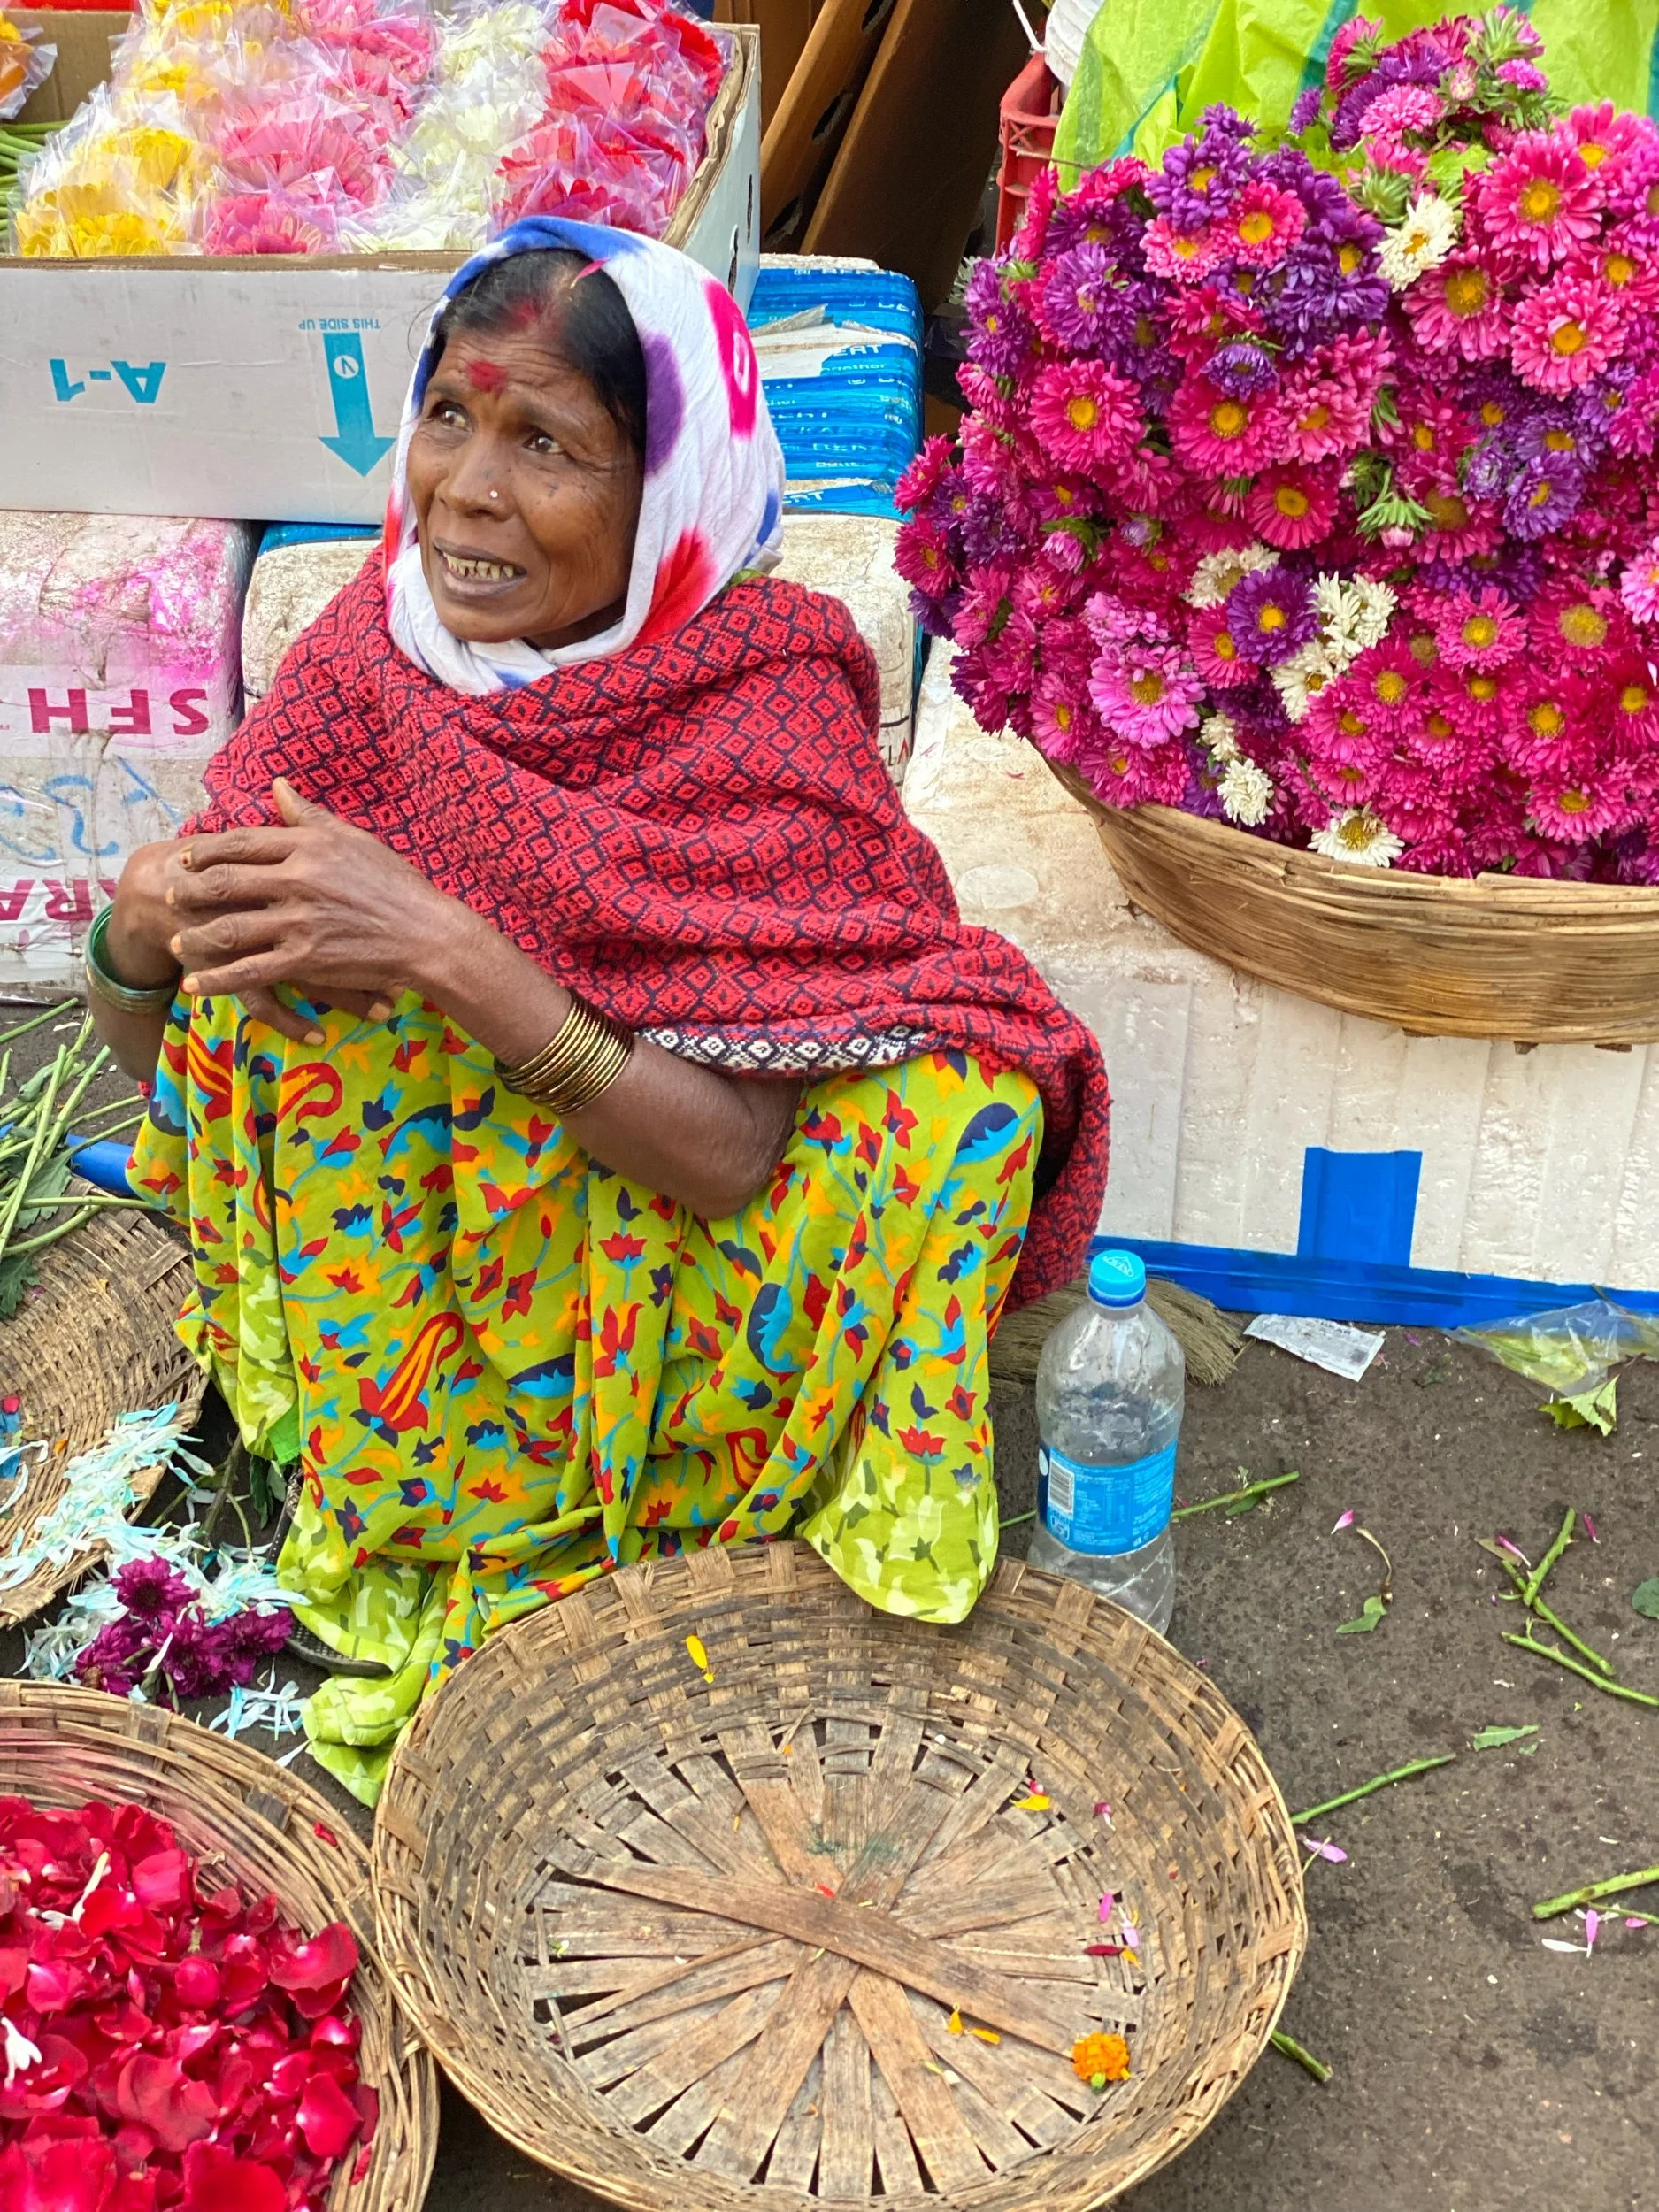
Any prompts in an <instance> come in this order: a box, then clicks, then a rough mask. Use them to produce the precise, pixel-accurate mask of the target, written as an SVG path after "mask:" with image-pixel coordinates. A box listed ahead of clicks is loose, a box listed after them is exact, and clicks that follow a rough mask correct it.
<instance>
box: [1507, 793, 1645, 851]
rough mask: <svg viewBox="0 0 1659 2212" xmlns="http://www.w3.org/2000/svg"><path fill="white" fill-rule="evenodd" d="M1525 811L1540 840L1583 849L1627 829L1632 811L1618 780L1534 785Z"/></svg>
mask: <svg viewBox="0 0 1659 2212" xmlns="http://www.w3.org/2000/svg"><path fill="white" fill-rule="evenodd" d="M1526 811H1527V815H1528V817H1529V818H1530V820H1531V821H1532V826H1533V828H1534V829H1535V830H1536V831H1537V832H1538V833H1539V835H1540V837H1547V838H1548V839H1549V840H1550V841H1551V842H1552V843H1555V844H1561V845H1580V844H1584V843H1586V842H1587V841H1588V840H1589V839H1591V838H1592V837H1605V836H1607V834H1608V833H1609V831H1612V830H1617V829H1622V828H1624V826H1625V825H1626V823H1628V822H1629V821H1630V819H1631V818H1632V808H1631V806H1630V803H1629V802H1628V801H1627V799H1626V798H1625V796H1624V786H1623V784H1622V783H1620V782H1619V780H1617V777H1612V776H1580V777H1572V778H1570V779H1568V780H1565V781H1562V782H1555V781H1553V780H1540V781H1539V782H1536V783H1534V784H1533V786H1532V790H1531V791H1530V792H1529V793H1528V794H1527V806H1526Z"/></svg>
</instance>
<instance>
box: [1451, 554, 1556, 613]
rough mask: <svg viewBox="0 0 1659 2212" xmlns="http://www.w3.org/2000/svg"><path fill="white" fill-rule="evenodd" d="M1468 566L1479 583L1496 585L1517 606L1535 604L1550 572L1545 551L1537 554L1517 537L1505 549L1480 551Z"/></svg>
mask: <svg viewBox="0 0 1659 2212" xmlns="http://www.w3.org/2000/svg"><path fill="white" fill-rule="evenodd" d="M1467 565H1468V567H1469V570H1470V572H1471V574H1472V575H1473V576H1474V578H1475V580H1476V581H1477V582H1478V583H1481V584H1495V585H1496V587H1497V588H1498V589H1499V590H1500V591H1501V592H1502V594H1503V595H1504V597H1505V598H1506V599H1508V600H1509V601H1511V602H1512V603H1514V604H1515V605H1516V606H1517V607H1526V606H1530V605H1531V604H1532V601H1533V600H1534V599H1535V598H1536V597H1537V596H1538V595H1539V593H1540V591H1541V590H1542V589H1543V588H1544V581H1545V579H1546V577H1547V576H1548V573H1549V569H1548V564H1547V562H1546V561H1545V559H1544V557H1543V555H1542V554H1541V553H1535V552H1534V551H1533V550H1532V547H1531V546H1530V545H1517V544H1516V543H1515V542H1514V541H1513V540H1511V541H1509V543H1507V544H1506V545H1505V546H1504V548H1503V549H1502V552H1499V553H1480V554H1477V555H1476V556H1475V557H1473V558H1472V559H1471V561H1470V562H1469V563H1468V564H1467Z"/></svg>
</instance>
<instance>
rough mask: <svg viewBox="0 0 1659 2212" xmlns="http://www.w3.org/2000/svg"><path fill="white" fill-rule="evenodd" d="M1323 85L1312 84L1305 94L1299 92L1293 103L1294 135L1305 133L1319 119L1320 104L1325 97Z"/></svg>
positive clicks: (1291, 125) (1291, 117) (1291, 109)
mask: <svg viewBox="0 0 1659 2212" xmlns="http://www.w3.org/2000/svg"><path fill="white" fill-rule="evenodd" d="M1324 90H1325V88H1324V87H1323V86H1322V85H1317V84H1310V86H1309V87H1308V89H1307V90H1306V91H1305V92H1299V93H1298V94H1297V95H1296V96H1295V98H1294V100H1293V101H1292V102H1291V107H1290V127H1291V130H1292V131H1293V133H1294V132H1299V131H1305V130H1308V129H1310V128H1311V127H1312V126H1313V125H1314V124H1315V123H1317V121H1318V119H1319V102H1320V100H1321V98H1322V97H1323V96H1324Z"/></svg>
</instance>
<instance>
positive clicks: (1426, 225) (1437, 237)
mask: <svg viewBox="0 0 1659 2212" xmlns="http://www.w3.org/2000/svg"><path fill="white" fill-rule="evenodd" d="M1456 243H1457V210H1456V209H1455V207H1453V206H1451V205H1450V204H1449V203H1448V202H1447V201H1445V200H1442V199H1439V198H1437V197H1436V196H1435V195H1434V194H1433V193H1432V192H1420V193H1419V194H1418V195H1417V198H1416V199H1415V200H1413V201H1412V203H1411V205H1410V207H1409V210H1408V211H1407V214H1406V219H1405V220H1404V222H1402V223H1396V224H1395V225H1394V228H1393V229H1392V230H1390V231H1386V232H1385V233H1384V234H1383V242H1382V250H1381V252H1380V253H1379V256H1378V265H1379V268H1380V269H1381V271H1382V273H1383V274H1384V276H1385V277H1386V279H1387V280H1388V284H1389V287H1390V288H1391V290H1393V291H1395V292H1403V291H1404V290H1405V289H1406V288H1407V286H1408V285H1410V284H1415V283H1416V282H1417V279H1418V278H1419V277H1420V276H1422V275H1424V274H1425V272H1427V271H1428V270H1430V269H1438V268H1439V267H1440V264H1441V262H1442V261H1444V260H1445V258H1446V257H1447V255H1448V253H1450V251H1451V250H1452V248H1453V247H1454V246H1455V244H1456Z"/></svg>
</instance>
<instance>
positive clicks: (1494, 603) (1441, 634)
mask: <svg viewBox="0 0 1659 2212" xmlns="http://www.w3.org/2000/svg"><path fill="white" fill-rule="evenodd" d="M1434 641H1435V643H1436V644H1437V645H1438V646H1439V648H1440V657H1441V659H1442V660H1444V661H1445V663H1446V664H1447V666H1448V668H1473V669H1478V670H1479V671H1480V672H1481V673H1482V674H1486V675H1489V674H1491V673H1492V672H1493V671H1494V670H1495V669H1499V668H1502V666H1503V665H1504V664H1505V663H1506V662H1508V661H1512V660H1513V659H1514V658H1515V657H1516V655H1517V653H1518V652H1520V651H1521V650H1522V649H1523V648H1524V647H1525V643H1526V624H1525V620H1524V619H1523V618H1522V615H1521V611H1520V610H1519V608H1518V607H1517V606H1515V605H1514V604H1513V603H1511V602H1510V601H1509V600H1508V599H1506V598H1505V597H1504V595H1503V594H1502V592H1501V591H1500V590H1499V589H1498V588H1497V587H1496V585H1494V584H1483V585H1482V586H1481V587H1480V588H1479V591H1457V592H1453V593H1451V594H1450V595H1448V597H1447V598H1446V599H1445V600H1444V601H1443V602H1442V603H1441V605H1440V611H1439V616H1438V619H1437V620H1436V622H1435V625H1434Z"/></svg>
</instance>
